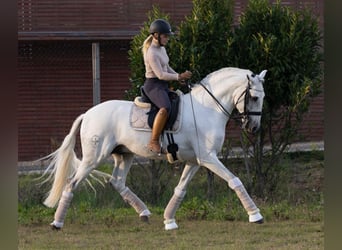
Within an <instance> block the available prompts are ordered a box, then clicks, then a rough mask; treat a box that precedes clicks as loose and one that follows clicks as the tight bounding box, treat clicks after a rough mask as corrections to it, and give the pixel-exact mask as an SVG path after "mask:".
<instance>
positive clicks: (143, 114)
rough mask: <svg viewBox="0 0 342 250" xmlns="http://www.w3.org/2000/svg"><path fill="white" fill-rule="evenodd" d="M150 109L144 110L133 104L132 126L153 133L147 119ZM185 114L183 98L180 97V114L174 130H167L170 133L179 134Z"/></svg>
mask: <svg viewBox="0 0 342 250" xmlns="http://www.w3.org/2000/svg"><path fill="white" fill-rule="evenodd" d="M149 111H150V108H142V107H139V106H137V105H136V104H135V103H133V105H132V108H131V113H130V125H131V127H132V128H133V129H135V130H140V131H151V128H150V126H149V125H148V122H147V118H148V114H147V113H148V112H149ZM182 113H183V98H182V96H180V100H179V108H178V114H177V118H176V121H175V123H174V124H173V127H172V130H165V132H168V133H177V132H178V131H179V129H180V127H181V115H182Z"/></svg>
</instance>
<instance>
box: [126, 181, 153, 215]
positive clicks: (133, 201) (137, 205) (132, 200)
mask: <svg viewBox="0 0 342 250" xmlns="http://www.w3.org/2000/svg"><path fill="white" fill-rule="evenodd" d="M120 195H121V196H122V198H123V199H124V201H125V202H127V203H128V204H129V205H131V206H132V207H133V208H134V209H135V211H136V212H137V213H138V214H139V215H140V214H143V213H147V212H146V211H148V209H147V207H146V205H145V204H144V202H142V201H141V200H140V199H139V197H138V196H136V195H135V194H134V193H133V192H132V191H131V190H130V189H129V188H128V187H126V188H125V189H124V190H123V191H122V192H121V193H120ZM144 211H145V212H144ZM148 212H149V211H148ZM150 214H151V213H150Z"/></svg>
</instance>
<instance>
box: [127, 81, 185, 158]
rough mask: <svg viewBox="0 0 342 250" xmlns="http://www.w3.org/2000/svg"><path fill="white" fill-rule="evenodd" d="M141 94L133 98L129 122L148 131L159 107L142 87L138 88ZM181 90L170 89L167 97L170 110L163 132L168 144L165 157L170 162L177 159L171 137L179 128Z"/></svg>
mask: <svg viewBox="0 0 342 250" xmlns="http://www.w3.org/2000/svg"><path fill="white" fill-rule="evenodd" d="M140 91H141V96H137V97H136V98H135V100H134V104H135V105H133V107H132V111H131V115H130V124H131V126H132V128H134V129H136V130H143V131H150V130H151V129H152V127H153V122H154V119H155V117H156V115H157V113H158V111H159V108H158V107H157V106H156V105H155V104H153V103H152V101H151V100H150V99H149V98H148V97H147V95H146V94H145V92H144V89H143V87H141V89H140ZM180 95H183V92H181V91H180V90H177V91H170V92H169V98H170V101H171V111H170V114H169V118H168V120H167V122H166V125H165V128H164V132H163V133H165V134H166V136H167V140H168V143H169V145H168V146H167V151H168V153H167V159H168V161H169V162H170V163H175V162H176V161H178V159H179V156H178V145H177V144H176V143H175V141H174V139H173V134H172V133H175V132H177V131H178V130H179V129H180V125H181V124H180V121H181V119H180V110H181V98H180Z"/></svg>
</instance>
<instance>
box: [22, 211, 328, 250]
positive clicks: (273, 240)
mask: <svg viewBox="0 0 342 250" xmlns="http://www.w3.org/2000/svg"><path fill="white" fill-rule="evenodd" d="M162 221H163V218H162V216H161V215H153V216H152V217H151V219H150V224H146V223H143V222H140V221H139V219H138V218H137V216H133V215H128V216H127V217H125V218H122V219H121V220H119V221H117V222H116V223H115V225H114V224H111V225H110V226H108V225H106V224H105V223H101V224H96V223H82V224H80V223H76V222H75V223H69V224H66V226H65V227H64V228H63V229H62V230H60V231H53V230H51V229H50V228H49V226H48V224H45V223H42V224H32V225H26V226H20V227H19V231H18V234H19V235H18V238H19V249H236V250H241V249H284V250H289V249H310V250H314V249H324V247H323V243H324V233H323V223H322V222H305V221H294V220H291V221H280V222H265V223H264V224H262V225H257V224H251V223H248V222H247V221H246V222H240V221H239V222H234V221H233V222H232V221H207V220H200V221H193V220H179V221H178V225H179V227H180V228H179V229H178V230H173V231H165V230H164V228H163V224H162Z"/></svg>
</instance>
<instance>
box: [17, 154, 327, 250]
mask: <svg viewBox="0 0 342 250" xmlns="http://www.w3.org/2000/svg"><path fill="white" fill-rule="evenodd" d="M284 162H285V163H286V165H284V166H285V168H284V169H286V172H285V173H284V175H283V177H282V179H281V181H282V183H279V185H278V190H277V193H276V195H278V199H277V200H270V199H267V198H264V199H263V198H254V199H255V201H256V203H257V205H258V207H259V208H260V210H261V213H262V214H263V216H264V219H265V223H264V224H262V225H257V224H252V223H249V222H248V216H247V214H246V212H245V211H244V209H243V208H242V206H241V204H240V202H239V201H238V199H237V198H236V195H235V194H234V193H233V192H231V191H230V190H229V188H228V187H227V185H226V183H224V182H222V181H221V180H219V179H215V190H216V193H217V196H216V197H215V199H213V200H211V201H208V200H206V199H205V193H206V192H205V187H206V182H205V177H206V174H205V172H202V173H198V174H197V176H196V178H195V179H194V180H193V184H192V185H191V187H189V190H188V193H187V195H186V198H185V199H184V201H183V203H182V205H181V207H180V208H179V210H178V211H177V214H176V219H177V224H178V226H179V229H178V230H173V231H165V230H164V225H163V212H164V210H163V209H164V207H165V205H166V203H165V202H167V200H168V198H169V197H170V191H169V193H167V192H166V194H165V195H164V196H165V198H164V199H163V200H161V201H160V203H159V204H157V205H150V204H147V205H148V207H149V208H150V209H151V211H152V216H151V217H150V223H149V224H147V223H144V222H141V221H140V220H139V218H138V216H137V214H136V213H135V212H134V210H133V209H132V208H130V207H129V206H128V205H126V204H125V203H123V202H122V199H121V197H120V196H119V194H117V193H116V192H113V189H112V188H110V187H108V186H106V187H105V188H96V189H97V191H98V193H97V195H94V192H92V191H90V190H89V189H86V188H80V190H79V191H78V192H75V196H74V200H73V202H72V204H71V207H70V208H69V210H68V213H67V216H66V220H65V226H64V227H63V229H62V230H60V231H53V230H51V229H50V227H49V223H50V222H51V221H52V220H53V215H54V212H55V209H50V208H46V207H44V206H43V205H42V199H43V196H44V194H45V192H46V190H45V189H46V187H45V189H44V188H43V189H42V187H39V186H37V185H35V184H34V182H33V177H30V176H21V177H20V178H19V183H18V198H19V203H18V204H19V207H18V249H239V250H241V249H242V250H244V249H247V250H249V249H286V250H292V249H310V250H312V249H324V213H323V208H324V198H323V180H324V160H323V153H318V154H305V155H301V156H300V158H297V157H294V158H293V157H292V156H291V158H289V159H287V160H286V161H284ZM172 174H174V173H172ZM137 175H139V173H137ZM176 175H177V173H176ZM133 177H134V176H133ZM133 177H132V178H131V180H132V183H129V184H130V185H131V186H133V184H134V183H136V181H137V179H135V178H133ZM177 180H178V178H177V176H176V177H175V178H174V183H171V184H169V186H170V190H172V189H173V188H174V185H175V182H176V181H177ZM138 191H139V190H138ZM140 191H141V192H142V193H141V194H142V195H143V194H144V192H143V191H144V190H140ZM145 191H146V190H145Z"/></svg>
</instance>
